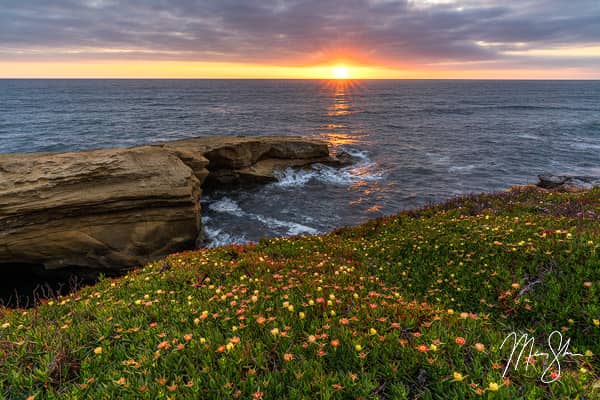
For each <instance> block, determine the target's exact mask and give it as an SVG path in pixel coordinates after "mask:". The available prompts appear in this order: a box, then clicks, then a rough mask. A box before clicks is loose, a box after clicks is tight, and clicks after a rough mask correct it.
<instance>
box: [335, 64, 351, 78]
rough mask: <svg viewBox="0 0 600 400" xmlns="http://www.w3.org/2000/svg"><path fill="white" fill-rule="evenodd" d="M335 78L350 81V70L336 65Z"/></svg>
mask: <svg viewBox="0 0 600 400" xmlns="http://www.w3.org/2000/svg"><path fill="white" fill-rule="evenodd" d="M332 72H333V78H334V79H348V78H350V70H349V69H348V67H346V66H345V65H336V66H335V67H333V71H332Z"/></svg>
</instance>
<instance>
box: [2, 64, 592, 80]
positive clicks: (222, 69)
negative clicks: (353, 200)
mask: <svg viewBox="0 0 600 400" xmlns="http://www.w3.org/2000/svg"><path fill="white" fill-rule="evenodd" d="M460 67H461V66H460V65H453V66H443V65H438V66H427V65H423V66H411V67H410V69H402V68H394V67H385V66H377V65H366V64H356V65H354V64H339V63H330V64H320V65H309V66H281V65H267V64H260V63H237V62H227V63H225V62H203V61H152V60H135V61H116V60H102V61H85V62H84V61H72V62H56V61H42V62H39V61H38V62H33V61H29V62H21V61H0V78H131V79H135V78H137V79H152V78H155V79H184V78H187V79H219V78H222V79H323V80H329V79H338V80H344V79H353V80H362V79H598V78H600V74H599V73H598V72H597V71H592V70H585V69H577V68H556V69H544V70H539V69H525V68H523V69H492V68H490V69H485V68H480V69H479V68H478V69H475V68H470V69H464V70H463V69H460Z"/></svg>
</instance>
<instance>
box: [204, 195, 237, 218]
mask: <svg viewBox="0 0 600 400" xmlns="http://www.w3.org/2000/svg"><path fill="white" fill-rule="evenodd" d="M208 208H209V209H211V210H212V211H214V212H219V213H227V214H232V215H236V216H238V217H242V216H243V215H244V214H245V213H244V211H243V210H242V209H241V208H240V206H239V205H238V204H237V203H236V202H235V201H233V200H231V199H230V198H229V197H223V198H222V199H220V200H218V201H215V202H214V203H210V204H209V205H208Z"/></svg>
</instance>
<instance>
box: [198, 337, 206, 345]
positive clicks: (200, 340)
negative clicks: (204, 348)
mask: <svg viewBox="0 0 600 400" xmlns="http://www.w3.org/2000/svg"><path fill="white" fill-rule="evenodd" d="M198 341H199V342H200V344H204V343H206V339H205V338H203V337H201V338H200V339H198Z"/></svg>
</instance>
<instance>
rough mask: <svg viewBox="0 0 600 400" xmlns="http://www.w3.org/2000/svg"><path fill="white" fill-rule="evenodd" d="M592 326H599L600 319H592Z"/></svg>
mask: <svg viewBox="0 0 600 400" xmlns="http://www.w3.org/2000/svg"><path fill="white" fill-rule="evenodd" d="M592 322H593V323H594V326H600V319H593V320H592Z"/></svg>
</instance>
